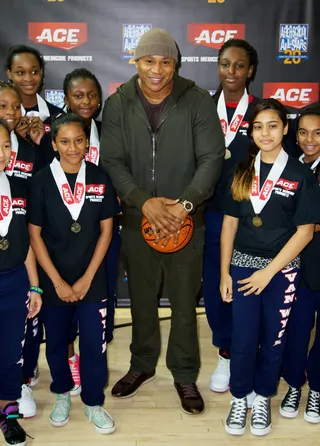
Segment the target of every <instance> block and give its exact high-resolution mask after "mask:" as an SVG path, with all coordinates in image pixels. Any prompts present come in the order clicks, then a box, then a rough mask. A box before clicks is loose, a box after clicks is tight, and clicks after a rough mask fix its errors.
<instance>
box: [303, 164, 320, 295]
mask: <svg viewBox="0 0 320 446" xmlns="http://www.w3.org/2000/svg"><path fill="white" fill-rule="evenodd" d="M312 164H313V162H312V163H304V165H305V166H306V167H308V168H309V169H311V166H312ZM310 171H311V172H313V174H314V175H315V178H316V179H317V181H318V184H319V185H320V164H318V166H317V167H316V168H315V169H314V170H313V171H312V170H310ZM319 205H320V200H318V201H317V202H314V203H313V206H315V207H319ZM317 223H318V224H319V223H320V220H318V221H317ZM319 265H320V232H315V233H314V237H313V240H312V241H311V242H310V243H309V244H308V246H307V247H306V248H305V249H304V250H303V251H302V253H301V281H302V284H303V285H304V286H307V287H308V288H309V289H310V290H311V291H320V274H319Z"/></svg>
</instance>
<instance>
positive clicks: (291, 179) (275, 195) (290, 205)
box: [224, 156, 320, 258]
mask: <svg viewBox="0 0 320 446" xmlns="http://www.w3.org/2000/svg"><path fill="white" fill-rule="evenodd" d="M271 167H272V164H266V163H263V162H261V171H260V188H261V185H262V184H263V183H264V181H265V179H266V177H267V176H268V174H269V172H270V170H271ZM232 178H233V175H231V176H230V178H229V183H228V192H227V194H226V196H225V200H224V211H225V213H226V214H227V215H230V216H232V217H237V218H239V225H238V230H237V233H236V237H235V242H234V248H235V249H236V250H237V251H240V252H241V253H244V254H250V255H253V256H260V257H265V258H273V257H275V256H276V255H277V254H278V253H279V251H280V250H281V249H282V248H283V247H284V245H285V244H286V243H287V242H288V241H289V239H290V238H291V237H292V236H293V234H294V233H295V232H296V228H297V226H300V225H305V224H311V223H316V222H317V221H320V206H315V205H314V203H315V202H318V203H319V198H320V195H319V191H320V188H319V187H318V185H317V181H316V179H315V177H314V175H313V174H312V172H311V171H310V169H308V168H307V167H306V166H304V165H303V164H301V163H300V162H299V161H298V160H296V159H294V158H291V157H290V156H289V159H288V162H287V165H286V167H285V168H284V170H283V172H282V174H281V177H280V178H279V180H278V181H277V184H276V186H275V187H274V189H273V191H272V192H271V197H270V199H269V201H268V202H267V204H266V205H265V207H264V208H263V209H262V211H261V213H260V214H259V216H260V217H261V219H262V221H263V224H262V226H260V227H258V228H257V227H255V226H254V225H253V223H252V219H253V217H254V216H255V212H254V210H253V207H252V204H251V201H250V200H245V201H241V202H237V201H235V200H233V198H232V195H231V192H230V185H231V183H232Z"/></svg>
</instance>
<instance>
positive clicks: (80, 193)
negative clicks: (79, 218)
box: [74, 183, 84, 203]
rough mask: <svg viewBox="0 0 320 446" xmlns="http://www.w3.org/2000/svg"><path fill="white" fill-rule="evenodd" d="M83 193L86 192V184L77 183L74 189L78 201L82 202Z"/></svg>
mask: <svg viewBox="0 0 320 446" xmlns="http://www.w3.org/2000/svg"><path fill="white" fill-rule="evenodd" d="M83 194H84V185H83V184H82V183H76V185H75V191H74V198H75V201H76V203H80V201H81V199H82V196H83Z"/></svg>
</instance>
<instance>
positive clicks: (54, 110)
mask: <svg viewBox="0 0 320 446" xmlns="http://www.w3.org/2000/svg"><path fill="white" fill-rule="evenodd" d="M45 102H46V104H47V107H48V109H49V113H50V116H49V117H48V118H47V119H46V120H45V121H43V123H44V125H45V134H44V136H43V137H42V139H41V142H40V155H41V158H40V161H41V167H44V166H47V165H48V164H50V163H51V161H52V160H53V158H54V157H55V151H54V150H53V148H52V143H51V125H52V121H53V120H54V119H55V118H56V117H57V116H59V115H61V114H64V111H63V110H62V109H61V108H59V107H57V106H56V105H53V104H50V102H48V101H45ZM25 111H26V113H28V112H31V111H36V112H37V111H39V107H38V104H36V105H35V106H34V107H30V108H25Z"/></svg>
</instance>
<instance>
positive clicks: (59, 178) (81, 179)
mask: <svg viewBox="0 0 320 446" xmlns="http://www.w3.org/2000/svg"><path fill="white" fill-rule="evenodd" d="M50 169H51V172H52V175H53V178H54V180H55V182H56V185H57V187H58V190H59V192H60V195H61V198H62V201H63V203H64V205H65V206H66V207H67V209H68V211H69V212H70V215H71V217H72V219H73V220H74V221H77V220H78V217H79V215H80V212H81V209H82V206H83V203H84V200H85V190H86V163H85V162H84V161H82V164H81V167H80V170H79V172H78V175H77V179H76V184H75V187H74V192H73V193H72V191H71V188H70V185H69V183H68V180H67V177H66V175H65V173H64V171H63V170H62V167H61V165H60V163H59V161H58V160H57V159H56V158H55V159H54V160H53V161H52V163H51V164H50Z"/></svg>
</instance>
